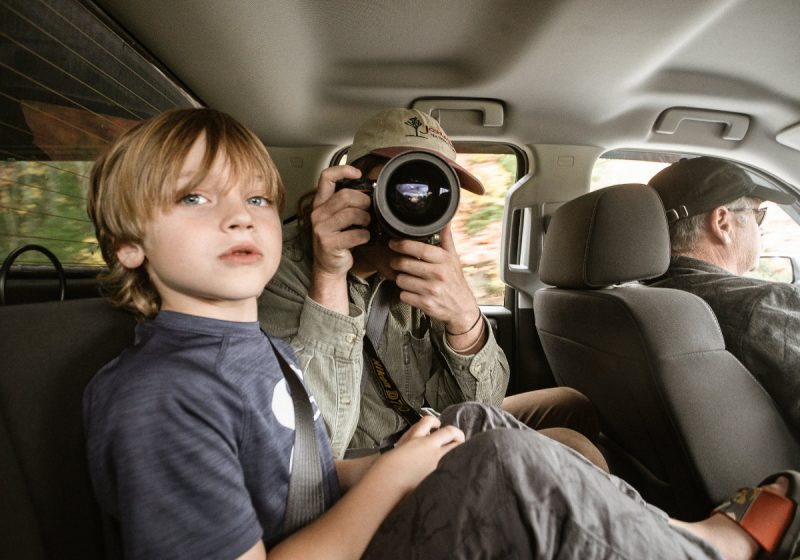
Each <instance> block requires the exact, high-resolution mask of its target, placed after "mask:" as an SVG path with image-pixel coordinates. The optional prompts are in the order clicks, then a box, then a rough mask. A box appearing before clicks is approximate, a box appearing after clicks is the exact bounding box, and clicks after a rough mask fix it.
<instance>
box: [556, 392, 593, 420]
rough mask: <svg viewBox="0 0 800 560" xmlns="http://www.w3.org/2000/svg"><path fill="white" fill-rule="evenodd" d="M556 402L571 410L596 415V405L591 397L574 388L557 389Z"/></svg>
mask: <svg viewBox="0 0 800 560" xmlns="http://www.w3.org/2000/svg"><path fill="white" fill-rule="evenodd" d="M553 391H555V392H556V394H555V397H556V401H557V402H558V403H559V404H560V405H561V406H563V407H564V408H567V409H569V410H572V411H575V412H581V413H586V414H594V413H595V412H594V405H593V404H592V401H590V400H589V397H587V396H586V395H584V394H583V393H581V392H580V391H578V390H577V389H573V388H572V387H556V388H554V389H553Z"/></svg>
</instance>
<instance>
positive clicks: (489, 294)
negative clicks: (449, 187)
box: [452, 143, 524, 305]
mask: <svg viewBox="0 0 800 560" xmlns="http://www.w3.org/2000/svg"><path fill="white" fill-rule="evenodd" d="M456 148H457V150H458V157H457V158H456V159H457V161H458V164H459V165H461V166H462V167H464V168H465V169H467V170H468V171H470V173H472V174H473V175H475V176H476V177H478V179H480V180H481V183H483V186H484V188H485V189H486V192H485V193H484V194H483V196H478V195H476V194H473V193H471V192H468V191H465V190H463V189H462V191H461V203H460V205H459V208H458V213H457V214H456V216H455V218H453V228H452V230H453V239H454V241H455V244H456V249H457V250H458V253H459V255H460V256H461V267H462V269H463V271H464V277H465V278H466V279H467V282H468V283H469V286H470V288H471V289H472V293H473V294H475V299H477V300H478V303H479V304H481V305H503V299H504V295H505V284H503V282H502V280H500V264H499V263H500V242H501V238H502V235H503V231H502V230H503V207H504V202H505V196H506V192H508V189H509V188H511V186H512V185H513V184H514V183H516V182H517V179H519V178H520V177H521V176H522V175H523V174H524V173H523V169H524V163H523V162H524V160H523V159H522V155H520V154H519V153H518V152H517V151H516V150H514V149H513V148H511V147H510V146H507V145H504V144H494V145H491V144H490V145H485V144H482V145H478V144H474V145H470V144H469V143H458V144H456Z"/></svg>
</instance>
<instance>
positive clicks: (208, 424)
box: [83, 311, 339, 558]
mask: <svg viewBox="0 0 800 560" xmlns="http://www.w3.org/2000/svg"><path fill="white" fill-rule="evenodd" d="M270 340H272V342H273V343H274V344H275V346H276V347H277V348H278V351H279V352H281V354H282V355H283V356H284V357H285V358H286V361H287V362H289V363H291V364H294V363H295V359H294V355H293V353H292V351H291V349H290V348H289V346H288V345H287V344H285V343H284V342H282V341H281V340H278V339H274V338H271V339H270ZM297 373H298V374H300V372H299V370H298V371H297ZM311 400H312V402H313V398H312V399H311ZM83 407H84V423H85V426H86V433H87V449H88V459H89V470H90V474H91V477H92V483H93V485H94V489H95V494H96V495H97V498H98V500H99V502H100V505H101V507H102V509H103V510H104V511H105V512H107V513H109V514H110V515H111V516H112V517H114V518H115V519H117V520H118V521H119V524H120V527H121V531H122V545H123V549H124V552H125V557H126V558H184V557H185V558H235V557H237V556H239V555H241V554H243V553H244V552H246V551H247V550H248V549H249V548H251V547H252V546H253V545H254V544H255V543H256V542H258V539H263V540H264V542H265V544H266V545H267V547H270V546H271V545H273V544H275V543H276V542H277V541H279V540H280V539H281V537H282V534H281V529H282V527H283V516H284V512H285V510H286V497H287V494H288V487H289V475H290V470H289V465H290V458H291V454H292V448H293V445H294V407H293V405H292V399H291V395H290V393H289V389H288V387H287V384H286V381H285V379H284V377H283V374H282V373H281V369H280V365H279V364H278V361H277V359H276V357H275V354H274V352H273V350H272V347H271V345H270V344H269V341H268V339H267V337H266V336H265V335H264V334H263V333H262V332H261V330H260V328H259V324H258V323H257V322H253V323H236V322H228V321H220V320H215V319H207V318H203V317H195V316H191V315H183V314H180V313H174V312H167V311H162V312H161V313H159V314H158V316H157V317H156V318H155V319H153V320H150V321H146V322H144V323H143V324H141V325H139V326H138V327H137V329H136V343H135V344H134V346H133V347H131V348H128V349H127V350H125V351H124V352H123V353H122V354H121V355H120V356H119V357H118V358H116V359H115V360H114V361H112V362H110V363H109V364H107V365H106V366H105V367H103V369H102V370H100V372H99V373H98V374H97V375H96V376H95V377H94V379H93V380H92V381H91V383H90V384H89V386H88V387H87V389H86V392H85V393H84V399H83ZM313 407H314V416H315V422H316V429H317V440H318V441H319V447H320V451H321V456H322V458H321V460H322V466H323V476H324V479H325V498H326V506H327V507H330V506H331V505H332V504H333V502H334V501H335V500H336V499H338V497H339V487H338V482H337V477H336V471H335V468H334V465H333V459H332V455H331V450H330V445H329V443H328V436H327V433H326V431H325V427H324V424H323V422H322V418H321V417H320V413H319V410H318V408H317V406H316V403H314V404H313Z"/></svg>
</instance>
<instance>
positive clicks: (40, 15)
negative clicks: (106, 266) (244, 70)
mask: <svg viewBox="0 0 800 560" xmlns="http://www.w3.org/2000/svg"><path fill="white" fill-rule="evenodd" d="M0 10H2V17H1V18H0V30H2V33H3V41H4V44H3V55H2V64H0V260H2V258H4V257H5V255H6V254H8V253H9V252H10V251H12V250H13V249H15V248H17V247H19V246H21V245H25V244H29V243H34V244H38V245H42V246H44V247H46V248H47V249H50V250H51V251H52V252H53V253H55V254H56V256H57V257H58V258H59V260H60V261H61V262H62V264H64V265H65V266H66V267H87V266H88V267H91V266H100V265H102V259H101V257H100V254H99V251H98V250H97V242H96V240H95V238H94V230H93V228H92V224H91V222H90V221H89V218H88V217H87V216H86V210H85V206H86V185H87V178H88V175H89V170H90V169H91V165H92V162H93V160H94V159H95V158H96V157H97V155H98V154H99V153H100V151H101V150H102V149H103V148H104V147H105V146H106V145H107V144H108V143H109V142H111V141H113V140H114V139H115V138H116V137H117V136H118V135H119V134H121V133H122V132H124V131H125V130H127V129H128V128H130V127H131V126H133V125H134V124H135V123H137V122H139V121H141V120H143V119H146V118H148V117H150V116H153V115H156V114H158V113H160V112H162V111H165V110H167V109H171V108H174V107H189V106H197V105H198V103H197V102H196V101H195V100H193V99H192V98H191V97H190V96H189V94H187V92H186V91H184V90H183V89H181V88H180V87H178V86H177V85H176V84H175V83H174V82H173V81H171V80H170V79H169V78H168V77H167V75H166V74H165V73H164V72H163V71H161V70H160V69H159V68H157V67H156V66H155V65H154V63H153V62H152V61H150V60H149V59H148V58H146V57H145V56H144V55H143V54H140V53H139V52H138V51H137V50H135V48H132V45H130V44H129V43H126V42H124V41H123V40H122V39H121V38H120V36H119V35H118V34H117V33H116V32H115V31H114V30H113V29H112V27H111V24H110V23H108V22H106V21H105V20H103V19H101V18H100V17H98V16H97V15H96V14H94V13H93V12H90V11H89V9H88V8H87V7H86V5H84V4H83V3H81V2H72V1H69V0H66V1H63V2H59V3H57V4H54V5H48V4H47V3H45V2H38V1H37V2H30V1H28V0H12V1H9V2H5V3H4V4H3V6H2V7H0ZM38 263H47V264H48V265H49V261H48V260H47V259H46V257H44V256H43V255H41V254H40V253H38V252H34V251H29V252H26V253H24V254H22V255H21V256H20V257H19V259H17V261H15V264H17V265H22V264H38Z"/></svg>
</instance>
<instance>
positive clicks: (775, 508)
mask: <svg viewBox="0 0 800 560" xmlns="http://www.w3.org/2000/svg"><path fill="white" fill-rule="evenodd" d="M794 508H795V503H794V502H793V501H792V500H790V499H789V498H787V497H785V496H781V495H779V494H776V493H775V492H772V491H770V490H766V489H764V488H742V489H740V490H739V491H738V492H737V493H736V494H735V495H734V496H733V497H732V498H730V499H729V500H728V501H727V502H724V503H722V504H720V505H719V506H718V507H716V508H715V509H714V511H713V512H712V514H713V513H720V514H722V515H725V516H726V517H728V518H730V519H731V520H733V521H734V522H736V523H737V524H738V525H739V526H740V527H741V528H742V529H744V530H745V531H746V532H747V534H749V535H750V536H751V537H753V539H754V540H755V541H756V542H757V543H758V544H759V545H760V546H761V548H763V549H764V550H766V551H768V552H769V553H770V554H771V553H773V552H774V551H775V549H776V548H777V547H778V544H779V543H780V542H781V538H783V534H784V533H785V532H786V529H787V527H789V523H791V521H792V517H793V515H794Z"/></svg>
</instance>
